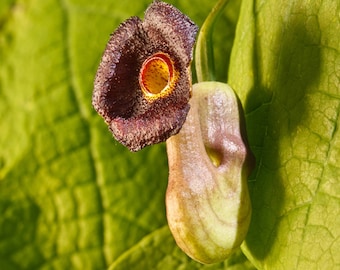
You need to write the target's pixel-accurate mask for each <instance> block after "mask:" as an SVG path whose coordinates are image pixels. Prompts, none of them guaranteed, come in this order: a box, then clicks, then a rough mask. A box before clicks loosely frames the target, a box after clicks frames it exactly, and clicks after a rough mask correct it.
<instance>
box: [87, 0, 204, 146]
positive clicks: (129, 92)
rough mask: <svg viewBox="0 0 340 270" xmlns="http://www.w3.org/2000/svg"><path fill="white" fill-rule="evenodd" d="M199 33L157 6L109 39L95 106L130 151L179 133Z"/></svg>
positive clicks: (187, 21)
mask: <svg viewBox="0 0 340 270" xmlns="http://www.w3.org/2000/svg"><path fill="white" fill-rule="evenodd" d="M197 31H198V28H197V26H196V25H195V24H194V23H193V22H192V21H191V20H190V19H189V18H188V17H187V16H185V15H184V14H182V13H181V12H180V11H179V10H177V9H176V8H174V7H173V6H171V5H169V4H166V3H163V2H158V1H155V2H153V3H152V4H151V5H150V6H149V7H148V9H147V10H146V12H145V17H144V20H143V21H142V20H141V19H139V18H138V17H131V18H130V19H128V20H126V21H125V22H124V23H122V24H121V25H120V26H119V27H118V29H117V30H116V31H115V32H114V33H113V34H112V35H111V38H110V40H109V42H108V44H107V46H106V49H105V51H104V54H103V57H102V61H101V63H100V65H99V68H98V71H97V75H96V79H95V83H94V92H93V97H92V104H93V106H94V108H95V109H96V111H97V112H98V113H99V114H100V115H101V116H102V117H103V118H104V120H105V122H106V123H107V124H108V126H109V128H110V130H111V131H112V133H113V135H114V137H115V138H116V139H117V140H118V141H119V142H120V143H122V144H123V145H125V146H126V147H128V148H129V149H130V150H131V151H138V150H140V149H142V148H143V147H145V146H148V145H152V144H155V143H159V142H163V141H165V140H166V139H167V138H169V137H170V136H172V135H174V134H177V133H178V132H179V130H180V129H181V127H182V125H183V123H184V121H185V119H186V116H187V113H188V111H189V105H188V102H189V98H190V96H191V87H192V85H191V73H190V63H191V60H192V54H193V46H194V43H195V37H196V34H197Z"/></svg>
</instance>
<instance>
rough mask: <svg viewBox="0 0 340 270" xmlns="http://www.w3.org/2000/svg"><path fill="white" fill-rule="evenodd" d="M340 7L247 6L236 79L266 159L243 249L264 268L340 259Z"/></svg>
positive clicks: (255, 180) (254, 140) (329, 265)
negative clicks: (339, 253) (339, 254)
mask: <svg viewBox="0 0 340 270" xmlns="http://www.w3.org/2000/svg"><path fill="white" fill-rule="evenodd" d="M339 10H340V5H339V2H337V1H327V0H325V1H314V2H313V3H311V2H307V1H284V2H282V3H280V4H279V3H278V2H277V1H271V0H268V1H243V3H242V8H241V14H240V21H239V24H238V28H237V31H236V33H237V34H236V39H235V43H234V46H233V52H232V57H231V63H230V73H229V83H230V84H231V86H232V87H233V88H234V89H235V90H236V92H237V93H238V95H239V96H240V98H241V100H242V103H243V105H244V107H245V112H246V121H247V129H248V138H249V141H250V145H251V147H252V149H253V151H254V153H255V155H256V158H257V170H256V171H255V172H254V174H253V176H252V179H251V180H250V181H251V182H250V189H251V197H252V204H253V217H252V222H251V225H250V230H249V233H248V236H247V238H246V241H245V244H244V246H243V250H244V252H245V254H246V255H247V257H248V258H249V259H250V260H251V261H252V262H253V263H254V265H255V266H256V267H258V268H259V269H336V268H337V267H339V264H340V258H339V256H338V254H337V251H336V250H339V249H340V241H339V228H340V226H339V225H340V215H339V214H340V208H339V202H340V197H339V194H340V185H339V179H340V166H339V162H338V159H339V154H340V152H339V149H340V139H339V138H340V134H339V124H340V118H339V113H340V80H339V78H340V69H339V67H340V54H339V50H340V47H339V44H340V39H339V34H338V33H339V32H340V17H339Z"/></svg>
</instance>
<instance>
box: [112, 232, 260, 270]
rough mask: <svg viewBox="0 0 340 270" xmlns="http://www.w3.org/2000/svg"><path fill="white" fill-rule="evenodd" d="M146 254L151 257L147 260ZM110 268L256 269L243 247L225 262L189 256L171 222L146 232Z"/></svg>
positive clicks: (165, 269)
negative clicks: (177, 241)
mask: <svg viewBox="0 0 340 270" xmlns="http://www.w3.org/2000/svg"><path fill="white" fill-rule="evenodd" d="M145 258H152V260H146V259H145ZM109 269H110V270H125V269H129V270H139V269H154V270H157V269H159V270H167V269H169V270H173V269H180V270H186V269H187V270H199V269H202V270H203V269H204V270H208V269H209V270H218V269H225V270H227V269H228V270H238V269H239V270H246V269H255V268H254V267H253V266H252V265H251V264H250V263H249V261H248V260H247V258H246V257H245V256H244V255H243V253H242V252H241V250H238V251H237V252H235V253H234V254H233V255H232V256H231V257H230V259H228V260H227V261H225V262H223V263H219V264H213V265H202V264H200V263H197V262H195V261H193V260H191V259H190V258H189V257H187V256H186V255H185V254H184V253H183V252H182V251H181V250H180V249H179V248H178V247H177V246H176V244H175V241H174V239H173V237H172V235H171V233H170V230H169V228H168V226H164V227H163V228H161V229H159V230H156V231H154V232H153V233H151V234H150V235H148V236H146V237H145V238H144V239H142V241H140V242H139V243H138V244H137V245H136V246H135V247H133V248H132V249H130V250H128V251H127V252H126V253H124V254H123V255H122V256H121V257H120V258H118V260H117V261H116V262H115V263H114V264H113V265H111V267H110V268H109Z"/></svg>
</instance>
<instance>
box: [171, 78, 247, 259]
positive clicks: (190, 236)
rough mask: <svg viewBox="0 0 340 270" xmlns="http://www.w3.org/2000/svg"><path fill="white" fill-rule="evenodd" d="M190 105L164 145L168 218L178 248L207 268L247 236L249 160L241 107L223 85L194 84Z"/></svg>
mask: <svg viewBox="0 0 340 270" xmlns="http://www.w3.org/2000/svg"><path fill="white" fill-rule="evenodd" d="M190 104H191V108H190V111H189V114H188V116H187V120H186V122H185V124H184V125H183V127H182V129H181V131H180V132H179V133H178V134H177V135H175V136H173V137H171V138H169V139H168V140H167V152H168V160H169V171H170V172H169V183H168V189H167V193H166V209H167V219H168V224H169V227H170V230H171V232H172V234H173V236H174V238H175V240H176V242H177V244H178V246H179V247H180V248H181V249H182V250H183V251H184V252H185V253H186V254H187V255H189V256H190V257H191V258H193V259H195V260H197V261H199V262H202V263H206V264H210V263H216V262H220V261H223V260H225V259H226V258H228V256H229V255H230V254H231V253H232V252H233V251H234V250H235V249H237V248H238V247H239V246H240V245H241V243H242V242H243V240H244V238H245V236H246V233H247V231H248V226H249V223H250V217H251V203H250V198H249V193H248V186H247V178H248V175H249V173H250V170H251V168H252V166H253V160H252V155H251V152H250V150H249V148H248V146H247V143H246V141H245V139H244V137H243V135H244V134H243V131H244V128H243V126H242V122H243V121H242V108H241V107H240V106H239V103H238V99H237V97H236V95H235V93H234V91H233V90H232V89H231V88H230V87H229V86H228V85H227V84H224V83H218V82H201V83H198V84H195V85H194V86H193V96H192V99H191V100H190Z"/></svg>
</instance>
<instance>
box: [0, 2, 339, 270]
mask: <svg viewBox="0 0 340 270" xmlns="http://www.w3.org/2000/svg"><path fill="white" fill-rule="evenodd" d="M168 2H169V3H171V4H173V5H175V6H176V7H177V8H179V9H180V10H181V11H182V12H183V13H185V14H187V15H188V16H189V17H190V18H191V19H192V20H193V21H194V22H196V24H198V25H199V26H201V25H202V23H203V21H204V18H205V17H206V16H207V15H208V13H209V11H210V9H211V8H212V6H213V5H214V4H215V3H214V1H210V0H200V1H179V0H177V1H168ZM150 3H151V0H148V1H143V0H142V1H116V0H106V1H104V0H102V1H94V0H91V1H90V0H44V1H40V0H17V1H14V0H2V1H1V3H0V146H1V148H0V268H1V269H5V270H7V269H105V268H107V267H109V266H110V265H111V264H112V263H114V264H113V265H112V269H252V268H253V266H252V264H251V263H250V262H249V261H247V259H246V258H245V257H244V255H243V254H242V253H241V252H239V253H236V254H235V255H234V256H233V257H232V258H231V259H230V260H228V261H226V262H224V263H221V264H217V265H213V266H203V265H200V264H198V263H195V262H193V261H192V260H190V259H189V258H188V257H186V256H185V255H184V254H183V253H182V252H181V251H180V250H179V249H178V248H177V247H176V245H175V243H174V241H173V239H172V237H171V235H170V234H169V231H168V229H167V227H166V218H165V205H164V194H165V189H166V185H167V175H168V169H167V159H166V150H165V146H164V144H160V145H156V146H153V147H148V148H147V149H144V150H142V151H141V152H138V153H130V152H129V151H128V150H127V149H125V148H123V147H122V146H120V145H119V144H118V143H117V142H115V141H114V139H113V138H112V135H111V134H110V132H109V131H108V129H107V126H106V125H105V123H104V122H103V120H102V119H101V118H100V117H99V116H98V115H97V114H96V112H95V111H94V110H93V108H92V106H91V95H92V89H93V79H94V76H95V73H96V69H97V67H98V64H99V61H100V58H101V55H102V52H103V50H104V47H105V45H106V42H107V41H108V39H109V35H110V33H111V32H113V31H114V29H115V28H116V27H117V26H118V25H119V23H121V22H122V21H124V20H125V19H127V18H128V17H130V16H134V15H138V16H140V17H143V12H144V10H145V9H146V7H147V6H148V5H149V4H150ZM239 12H241V13H240V18H239V20H238V15H239ZM339 14H340V4H339V3H338V2H337V1H330V0H329V1H315V2H312V1H284V2H282V3H278V2H277V1H274V0H263V1H254V2H253V1H250V0H244V1H243V2H242V4H241V1H236V0H233V1H231V3H230V5H228V6H227V8H226V10H225V12H224V13H223V15H222V17H221V18H220V20H219V21H218V23H217V25H216V30H215V33H214V48H215V58H216V59H215V60H216V70H217V74H216V76H217V79H218V80H220V81H224V82H226V81H228V82H229V83H230V85H231V86H232V87H233V88H234V89H235V91H236V92H237V94H238V95H239V97H240V99H241V102H242V104H243V106H244V108H245V112H246V120H247V129H248V134H249V141H250V145H251V147H252V150H253V151H254V153H255V155H256V158H257V162H258V163H257V169H256V170H255V172H254V173H253V175H252V176H251V179H250V182H249V185H250V189H251V197H252V203H253V221H252V224H251V227H250V231H249V234H248V237H247V239H246V241H245V243H244V245H243V251H244V252H245V254H246V255H247V257H248V258H249V260H250V261H251V262H252V263H253V264H254V265H255V266H256V267H257V268H258V269H309V268H310V269H318V268H323V269H336V267H337V266H338V267H339V265H340V258H339V255H338V250H339V249H340V243H339V227H340V226H339V225H340V220H339V217H340V209H339V194H340V185H339V181H338V180H339V178H340V177H339V176H340V168H339V165H338V157H339V154H340V139H339V138H340V136H339V134H338V133H339V130H338V127H339V124H340V121H339V112H340V102H339V99H340V83H339V80H340V79H339V78H340V54H339V50H340V48H339V47H340V45H339V44H340V42H339V33H340V18H339ZM236 24H237V27H236ZM235 31H236V32H235ZM235 33H236V36H235Z"/></svg>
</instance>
